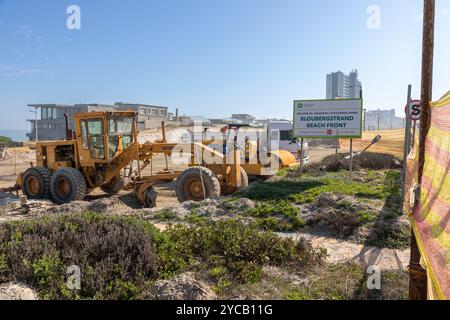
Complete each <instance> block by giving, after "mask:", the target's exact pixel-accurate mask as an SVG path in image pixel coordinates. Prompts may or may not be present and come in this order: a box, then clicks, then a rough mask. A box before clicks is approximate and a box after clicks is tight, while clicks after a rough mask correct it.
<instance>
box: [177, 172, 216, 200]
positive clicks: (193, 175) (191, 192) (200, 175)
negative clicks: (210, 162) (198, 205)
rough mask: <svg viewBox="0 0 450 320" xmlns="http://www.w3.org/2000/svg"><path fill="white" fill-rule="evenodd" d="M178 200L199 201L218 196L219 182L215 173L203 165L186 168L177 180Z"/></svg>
mask: <svg viewBox="0 0 450 320" xmlns="http://www.w3.org/2000/svg"><path fill="white" fill-rule="evenodd" d="M175 191H176V194H177V198H178V201H180V202H185V201H188V200H192V201H201V200H204V199H206V198H214V197H218V196H220V183H219V179H217V177H216V175H215V174H214V173H213V172H212V171H211V170H210V169H208V168H205V167H192V168H189V169H186V170H185V171H184V172H183V173H182V174H181V175H180V176H179V177H178V180H177V186H176V190H175Z"/></svg>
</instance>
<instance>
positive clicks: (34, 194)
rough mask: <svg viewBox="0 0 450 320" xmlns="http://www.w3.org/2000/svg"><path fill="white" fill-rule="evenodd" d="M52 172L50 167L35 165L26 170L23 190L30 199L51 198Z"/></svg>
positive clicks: (23, 178)
mask: <svg viewBox="0 0 450 320" xmlns="http://www.w3.org/2000/svg"><path fill="white" fill-rule="evenodd" d="M51 175H52V174H51V172H50V170H49V169H48V168H44V167H35V168H30V169H28V170H27V171H25V173H24V175H23V177H22V186H21V188H22V192H23V194H24V195H25V196H26V197H27V198H28V199H49V198H50V179H51Z"/></svg>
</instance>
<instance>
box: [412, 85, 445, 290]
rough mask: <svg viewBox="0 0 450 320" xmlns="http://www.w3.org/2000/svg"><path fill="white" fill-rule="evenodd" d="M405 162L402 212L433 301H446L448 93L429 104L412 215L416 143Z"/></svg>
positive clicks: (415, 178) (416, 153)
mask: <svg viewBox="0 0 450 320" xmlns="http://www.w3.org/2000/svg"><path fill="white" fill-rule="evenodd" d="M415 140H416V144H415V146H414V148H413V149H412V151H411V153H410V155H409V156H408V159H407V177H406V183H407V188H406V191H407V192H406V199H405V203H404V211H405V212H408V213H409V214H410V217H411V223H412V226H413V230H414V234H415V236H416V239H417V242H418V245H419V249H420V252H421V255H422V258H423V260H424V261H423V262H424V263H425V264H426V267H427V274H428V278H429V282H430V287H431V288H432V292H433V295H434V298H437V299H450V92H449V93H447V95H445V96H444V97H443V98H441V100H439V101H437V102H433V103H432V104H431V127H430V131H429V133H428V135H427V139H426V148H425V165H424V172H423V177H422V186H421V188H420V197H419V202H418V205H417V207H416V208H415V210H414V212H411V208H412V207H413V203H412V201H411V199H413V200H414V196H413V193H412V190H413V189H414V188H415V186H416V185H417V181H418V177H417V172H418V139H417V138H416V139H415Z"/></svg>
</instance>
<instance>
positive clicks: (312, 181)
mask: <svg viewBox="0 0 450 320" xmlns="http://www.w3.org/2000/svg"><path fill="white" fill-rule="evenodd" d="M383 159H384V158H383ZM325 194H330V195H332V196H333V195H334V196H338V197H342V198H344V199H343V200H339V201H334V204H333V207H332V208H329V210H331V211H330V213H329V214H328V213H327V212H323V213H320V214H321V215H322V216H323V217H322V218H323V219H321V221H328V222H327V223H331V224H332V225H334V226H335V227H334V229H333V230H332V231H333V232H334V233H336V235H337V236H338V235H340V234H343V235H344V237H349V236H350V235H352V233H353V232H354V231H355V229H356V228H358V227H365V228H366V229H369V232H366V233H365V234H367V237H365V238H364V239H362V240H361V241H363V242H364V243H365V244H368V245H374V246H380V247H390V248H406V247H407V246H408V245H409V239H410V234H409V227H408V225H407V223H406V224H405V223H397V222H398V220H399V219H400V200H401V199H400V172H399V171H398V170H393V169H392V170H365V171H364V170H360V171H357V172H355V178H354V179H353V181H349V179H348V172H347V171H338V172H317V171H312V172H311V173H306V174H303V175H302V176H301V177H300V176H299V175H298V172H297V171H295V170H294V171H287V172H285V173H284V177H279V178H277V179H275V180H272V181H266V182H258V183H255V184H253V185H251V186H250V187H249V188H247V189H245V190H243V191H241V192H240V193H238V194H237V195H236V197H247V198H249V199H252V200H254V201H255V208H253V209H250V210H248V211H247V212H246V213H247V215H249V216H252V217H254V218H255V219H256V221H257V223H258V225H259V226H260V227H261V228H262V229H264V230H273V231H296V230H298V231H301V230H302V228H303V227H304V226H305V224H308V222H307V221H305V219H304V216H303V214H302V210H301V208H302V207H303V206H305V205H306V206H308V205H313V207H311V208H309V209H307V210H317V207H321V204H320V203H319V204H318V201H320V198H321V197H323V195H325ZM348 198H350V199H351V200H352V201H349V200H346V199H348ZM367 204H371V206H369V207H367ZM364 206H365V208H364ZM361 208H362V209H361ZM332 219H338V220H336V221H335V223H333V221H331V220H332ZM346 221H347V222H348V223H350V225H347V224H346ZM322 225H323V223H322ZM310 229H311V228H310Z"/></svg>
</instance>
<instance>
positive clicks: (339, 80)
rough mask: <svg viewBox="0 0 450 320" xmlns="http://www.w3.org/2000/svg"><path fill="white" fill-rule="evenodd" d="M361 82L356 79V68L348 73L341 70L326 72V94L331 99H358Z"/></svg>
mask: <svg viewBox="0 0 450 320" xmlns="http://www.w3.org/2000/svg"><path fill="white" fill-rule="evenodd" d="M361 89H362V84H361V81H359V79H358V70H352V71H351V72H350V73H349V74H344V73H343V72H342V71H338V72H332V73H330V74H327V95H326V98H327V99H329V100H331V99H358V98H360V97H361Z"/></svg>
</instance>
